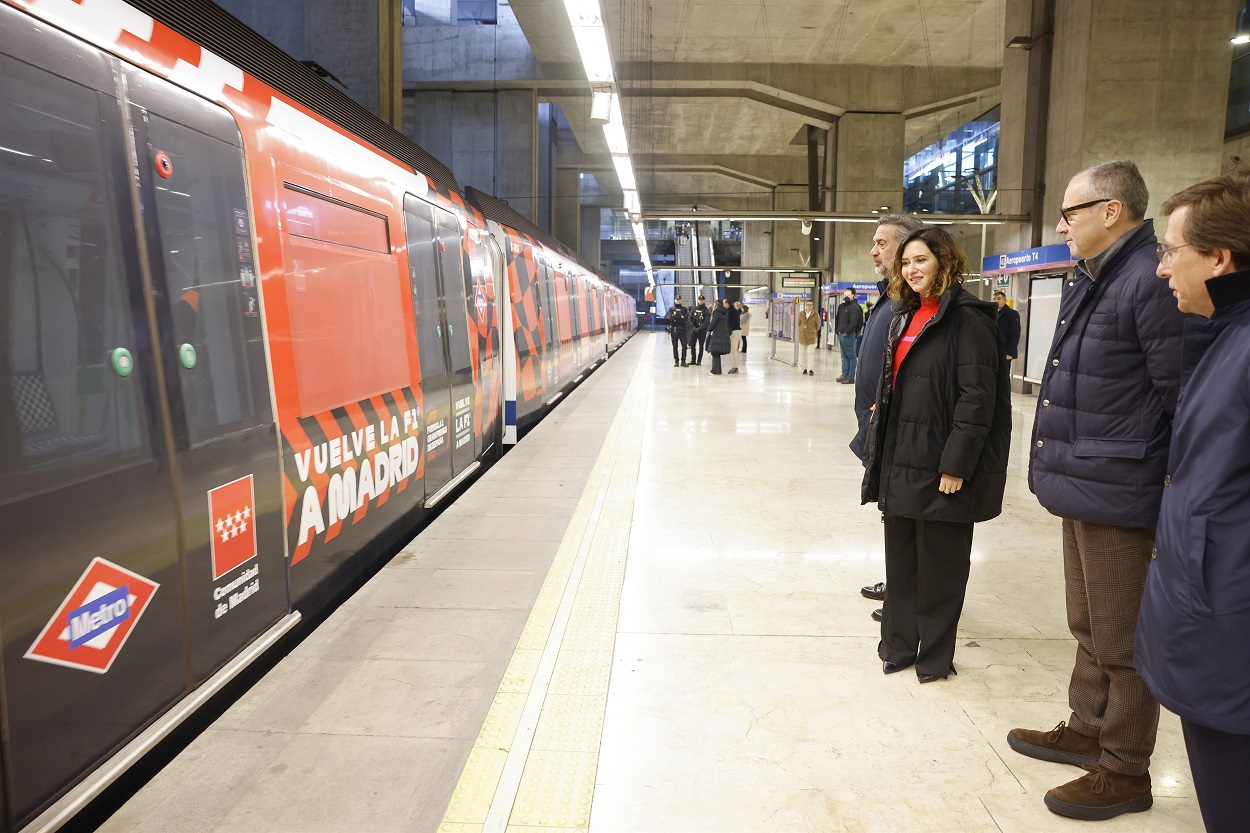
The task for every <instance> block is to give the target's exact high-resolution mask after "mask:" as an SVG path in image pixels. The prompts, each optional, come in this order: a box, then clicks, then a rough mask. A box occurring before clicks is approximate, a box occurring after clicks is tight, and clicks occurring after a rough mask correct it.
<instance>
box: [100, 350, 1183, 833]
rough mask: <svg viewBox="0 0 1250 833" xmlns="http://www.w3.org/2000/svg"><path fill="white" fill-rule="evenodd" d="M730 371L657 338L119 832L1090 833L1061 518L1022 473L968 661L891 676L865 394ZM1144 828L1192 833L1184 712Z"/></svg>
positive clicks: (159, 785)
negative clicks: (679, 360) (1069, 730)
mask: <svg viewBox="0 0 1250 833" xmlns="http://www.w3.org/2000/svg"><path fill="white" fill-rule="evenodd" d="M751 345H752V348H753V349H752V352H751V353H750V354H749V357H748V360H747V362H746V370H745V372H744V373H742V374H739V375H737V376H734V375H725V376H721V377H712V376H710V375H708V374H707V372H706V371H707V369H708V364H709V362H710V357H709V359H708V360H705V363H704V367H702V368H674V367H672V362H671V358H670V354H669V347H668V340H667V337H666V336H664V335H663V334H656V335H651V334H649V333H643V334H640V335H639V336H638V337H636V338H634V339H632V340H631V341H630V342H629V343H628V344H627V345H626V346H625V347H624V348H623V349H622V350H621V351H620V352H619V353H618V354H617V355H616V356H614V357H613V358H612V359H611V360H610V361H608V362H607V363H606V364H605V365H604V367H602V368H601V369H600V370H599V371H597V372H596V373H594V374H593V375H592V376H590V377H589V378H588V379H587V380H586V382H585V383H583V385H582V386H581V387H580V388H579V389H578V390H577V391H575V392H574V393H573V394H571V395H570V396H569V398H568V401H566V402H565V403H563V404H562V405H561V406H560V407H559V408H557V409H556V411H555V412H554V413H553V414H552V415H551V417H549V418H548V419H547V420H545V421H544V422H543V423H542V424H540V425H539V426H538V427H537V428H536V429H535V430H534V431H533V432H531V434H530V436H529V437H527V438H526V439H525V440H524V441H522V443H521V444H520V445H519V446H518V447H517V448H516V449H515V450H514V451H512V452H511V453H509V454H508V455H507V456H506V457H505V458H504V460H502V461H501V462H500V463H499V464H497V465H496V466H494V467H493V468H492V469H491V471H489V472H488V473H487V474H486V475H485V476H484V477H483V478H482V479H481V481H479V482H478V483H477V484H475V485H474V486H473V487H472V488H471V489H469V491H468V492H467V493H466V494H465V495H464V496H463V497H462V498H460V500H458V501H457V503H456V504H455V505H454V506H453V507H451V508H450V509H449V510H448V511H447V512H445V513H444V514H443V515H442V516H441V517H440V518H439V519H438V521H436V522H435V523H434V524H433V525H432V526H431V527H430V528H429V529H428V530H427V531H426V532H425V533H424V534H422V535H421V536H420V537H419V538H418V539H416V540H414V541H413V542H412V543H411V544H410V545H409V546H408V547H406V548H405V550H404V552H403V553H402V554H401V555H400V556H399V557H397V558H396V559H395V560H394V561H393V562H392V563H391V564H390V565H388V566H387V567H386V568H385V569H383V570H382V571H381V572H380V573H379V574H378V576H377V577H376V578H375V579H374V580H373V581H371V582H370V583H369V585H367V586H366V587H365V588H364V589H363V590H362V591H361V592H360V593H358V594H357V595H356V596H354V597H353V598H352V599H351V600H350V601H349V602H348V603H347V604H345V605H344V606H343V607H342V608H341V609H339V610H338V611H337V612H336V613H335V614H334V615H333V616H331V617H330V618H329V619H328V620H327V621H326V622H325V623H324V624H323V625H322V626H321V627H320V628H318V630H317V631H316V632H315V633H314V634H312V635H311V636H310V637H309V638H308V639H307V640H305V642H304V643H302V644H301V645H300V646H299V647H298V648H297V649H296V650H294V651H293V652H292V653H291V654H290V656H289V657H287V658H286V659H284V660H283V661H282V662H281V663H279V665H278V666H277V667H275V668H274V669H273V670H272V671H271V672H270V673H269V674H268V675H267V676H266V677H265V678H264V679H263V680H262V681H261V682H260V683H259V684H258V685H257V686H256V687H255V688H253V689H252V690H251V691H250V692H248V693H247V694H246V695H245V696H243V697H242V698H241V699H240V700H239V701H238V702H237V703H236V704H235V705H234V706H233V707H232V708H231V709H230V710H229V711H228V712H227V713H226V714H225V715H223V717H222V718H221V719H220V720H219V721H217V723H216V724H215V725H214V726H213V727H212V728H211V729H209V730H208V731H206V732H205V733H204V734H203V735H202V736H201V737H200V738H199V739H198V740H196V741H195V742H194V743H193V744H191V746H189V747H188V748H187V749H186V750H185V751H184V752H183V753H182V755H181V756H179V757H178V759H176V760H175V761H174V762H173V763H172V764H171V765H170V766H169V767H167V768H166V769H165V771H163V772H162V773H161V774H160V775H159V776H157V777H156V778H155V779H154V780H153V781H152V782H151V783H150V784H148V786H146V787H145V788H144V789H143V790H142V791H140V792H139V793H138V794H137V795H136V796H135V797H134V798H133V799H132V800H131V801H130V802H129V803H128V804H127V805H126V806H124V807H123V808H122V809H121V810H120V811H118V813H116V814H115V815H114V816H113V817H112V818H111V819H110V820H108V821H107V822H106V823H105V824H104V825H103V826H102V827H101V830H103V831H107V833H121V831H153V832H155V831H168V830H178V831H205V833H207V832H208V831H221V832H222V833H225V831H231V832H232V833H242V831H255V832H256V833H268V832H269V831H299V832H300V833H313V832H314V831H353V832H355V831H434V830H442V831H446V833H478V832H479V831H483V832H484V831H516V833H525V831H538V830H585V829H588V828H589V829H590V830H592V831H602V832H603V833H608V831H675V832H677V831H680V833H690V832H691V831H718V832H719V831H755V830H760V831H806V830H810V831H821V833H852V831H854V833H872V832H875V831H918V830H931V831H943V832H944V831H959V833H1034V831H1036V832H1038V833H1040V832H1041V831H1063V830H1089V829H1092V828H1091V827H1090V823H1084V822H1070V821H1068V820H1066V819H1062V818H1060V817H1058V816H1055V815H1053V814H1051V813H1050V812H1049V811H1048V810H1047V809H1046V808H1045V807H1044V805H1043V804H1042V796H1043V794H1044V793H1045V791H1046V790H1047V789H1049V788H1050V787H1053V786H1056V785H1058V784H1061V783H1064V782H1066V781H1068V780H1070V779H1072V778H1075V777H1076V776H1077V775H1079V774H1080V771H1079V770H1077V769H1076V768H1074V767H1068V766H1063V765H1060V764H1048V763H1044V762H1040V761H1035V760H1032V759H1029V758H1025V757H1022V756H1020V755H1017V754H1016V753H1014V752H1012V751H1011V750H1010V749H1009V748H1008V746H1007V744H1006V734H1007V731H1008V730H1009V729H1010V728H1011V727H1013V726H1028V727H1031V728H1050V727H1051V726H1053V725H1055V723H1057V722H1058V721H1060V720H1063V719H1066V718H1067V716H1068V709H1067V706H1066V700H1067V695H1066V691H1067V682H1068V675H1069V673H1070V670H1071V662H1072V659H1073V656H1074V651H1075V645H1074V642H1073V641H1072V640H1071V638H1070V636H1069V634H1068V631H1067V626H1066V624H1065V617H1064V606H1063V576H1062V563H1061V557H1060V530H1059V522H1058V521H1057V520H1056V519H1054V518H1052V517H1051V516H1050V515H1048V514H1047V513H1046V512H1045V511H1044V510H1042V509H1041V508H1040V507H1039V506H1038V505H1037V503H1036V501H1035V500H1034V499H1033V497H1032V496H1031V495H1030V494H1029V492H1028V487H1027V485H1026V483H1025V477H1024V465H1023V464H1024V463H1025V462H1026V461H1027V449H1026V445H1027V438H1028V434H1029V430H1030V428H1031V422H1032V407H1033V399H1032V398H1031V397H1017V398H1016V403H1015V404H1016V419H1015V429H1016V430H1015V436H1014V440H1013V449H1012V468H1011V477H1010V479H1009V482H1008V491H1007V498H1006V506H1005V510H1004V514H1003V516H1002V517H1000V518H999V519H997V520H995V521H993V522H990V523H986V524H981V525H979V526H978V528H977V532H976V539H975V543H974V548H973V568H972V577H971V582H970V585H969V591H968V599H967V604H966V607H965V611H964V615H963V619H962V622H961V629H960V639H959V647H958V649H957V653H956V656H955V663H956V666H957V667H958V669H959V674H958V676H955V677H951V678H950V679H948V680H946V681H945V682H939V683H933V684H930V685H924V686H921V685H920V684H918V683H917V681H916V678H915V675H914V674H912V673H910V672H903V673H899V674H895V675H891V676H884V675H883V674H882V673H881V665H880V662H879V661H878V660H877V657H876V644H877V640H878V626H877V624H876V623H875V622H873V621H872V620H871V619H870V618H869V615H870V613H871V611H872V610H873V608H874V607H875V606H876V605H875V604H874V603H873V602H870V601H868V600H866V599H863V598H861V597H860V595H859V588H860V586H862V585H865V584H871V583H873V582H876V581H879V580H881V579H882V578H884V568H883V564H882V544H881V524H880V521H879V516H878V514H877V513H876V512H875V511H874V510H873V509H871V508H869V507H861V506H860V505H859V498H858V495H859V481H860V477H861V473H862V469H861V468H860V465H859V463H858V461H857V460H856V459H855V458H854V457H853V456H852V455H851V453H850V451H849V450H848V449H847V447H846V446H847V442H848V440H849V438H850V436H851V435H852V434H853V432H854V416H853V414H852V410H851V404H852V401H853V395H854V391H853V388H852V387H851V386H844V385H837V384H833V377H834V376H836V375H837V374H836V368H837V363H838V359H837V356H836V354H834V353H830V352H827V351H820V353H819V356H820V359H819V361H820V362H821V364H822V367H823V369H822V370H821V371H820V374H819V375H818V376H816V377H815V378H812V377H804V376H800V375H799V374H798V371H797V370H795V369H793V368H789V367H786V366H784V365H780V364H777V363H775V362H771V361H769V359H768V358H767V356H766V348H767V341H766V339H765V338H764V337H763V336H753V337H751ZM1151 774H1152V777H1153V781H1154V795H1155V806H1154V809H1153V810H1151V811H1150V812H1148V813H1143V814H1134V815H1129V816H1123V817H1120V818H1119V819H1116V820H1113V821H1110V822H1103V823H1098V824H1097V825H1096V826H1097V828H1098V829H1099V830H1105V831H1130V830H1131V831H1160V832H1162V831H1167V833H1185V831H1200V830H1202V824H1201V819H1200V817H1199V814H1198V808H1197V803H1196V801H1195V800H1194V798H1193V786H1192V783H1191V780H1190V776H1189V770H1188V766H1187V764H1186V761H1185V754H1184V746H1183V742H1182V740H1181V734H1180V727H1179V723H1178V721H1177V720H1176V719H1175V717H1173V716H1171V715H1168V714H1166V713H1165V714H1164V716H1163V720H1162V723H1161V726H1160V730H1159V741H1158V748H1157V750H1156V754H1155V757H1154V760H1153V764H1152V769H1151Z"/></svg>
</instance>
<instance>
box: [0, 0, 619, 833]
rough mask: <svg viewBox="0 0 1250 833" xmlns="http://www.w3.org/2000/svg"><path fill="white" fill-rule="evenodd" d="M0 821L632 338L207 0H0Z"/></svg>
mask: <svg viewBox="0 0 1250 833" xmlns="http://www.w3.org/2000/svg"><path fill="white" fill-rule="evenodd" d="M0 77H2V78H3V84H0V278H2V281H0V376H3V377H7V380H8V381H7V382H0V535H2V536H3V548H2V550H0V637H2V639H0V650H2V652H3V662H2V664H0V721H2V723H3V725H2V726H0V730H2V731H0V742H2V747H0V774H2V777H3V789H2V790H0V819H2V821H0V829H2V830H4V831H16V830H32V831H33V830H50V829H55V828H56V827H57V826H58V825H60V824H61V823H63V822H64V821H65V820H67V819H68V818H70V817H72V815H73V814H74V813H75V812H76V811H77V810H78V809H79V808H81V807H82V806H83V805H84V804H85V803H86V802H87V801H88V800H90V798H91V797H93V796H94V795H96V794H97V793H98V792H99V790H101V789H102V788H103V786H105V785H106V784H107V783H108V782H109V781H110V780H111V779H113V778H114V777H115V776H116V775H117V774H118V773H119V772H122V771H124V770H125V768H126V767H127V765H128V764H129V763H131V762H133V761H134V760H136V759H137V758H138V757H140V756H141V755H142V754H143V753H144V752H145V751H146V750H148V749H150V748H151V747H152V746H153V745H154V744H155V743H156V742H157V741H159V739H160V738H161V737H163V736H165V735H166V734H167V733H168V732H169V731H170V730H171V728H172V727H174V726H176V725H177V724H178V722H179V721H181V720H182V719H183V718H185V716H186V715H188V714H190V713H193V712H194V710H195V709H196V708H197V707H198V706H199V705H201V704H202V703H203V702H205V701H206V700H207V699H208V698H209V697H211V696H212V695H213V694H214V693H215V692H217V691H219V690H220V689H221V687H222V686H223V685H224V684H225V682H227V681H228V680H229V679H231V678H232V677H233V676H234V675H236V674H237V673H238V672H239V671H240V670H241V669H242V668H244V667H245V666H246V665H247V663H248V662H250V661H251V660H252V659H254V658H255V657H256V656H259V655H260V653H262V652H263V651H264V650H265V649H266V648H268V647H269V646H271V645H272V644H273V643H274V642H276V641H277V640H278V639H279V638H280V637H281V636H282V635H283V634H284V633H286V632H287V631H288V630H289V629H290V628H291V627H292V626H293V625H294V624H295V623H296V622H298V621H299V619H300V617H301V615H309V614H311V613H315V612H317V611H322V612H324V610H325V609H326V607H327V605H329V604H331V603H332V602H333V601H334V600H335V599H336V598H338V597H341V595H342V593H343V591H344V588H346V587H349V586H351V585H352V582H353V581H357V582H358V581H359V580H360V578H361V576H363V575H365V574H366V573H367V571H368V570H370V569H371V568H372V567H376V562H377V560H378V559H379V558H381V557H382V554H383V553H384V552H386V551H388V548H391V549H392V550H393V547H394V546H395V545H396V544H397V542H399V541H400V540H401V538H402V537H403V536H404V534H405V532H407V533H408V534H409V535H410V534H411V530H412V529H413V528H414V527H416V526H418V525H419V524H420V523H421V522H422V519H423V517H425V516H426V515H425V513H428V512H430V511H435V510H436V508H437V506H438V504H439V502H440V501H442V500H444V499H445V498H446V496H447V495H448V494H449V493H450V492H452V491H453V490H454V489H456V488H457V487H458V486H459V485H460V484H462V483H463V482H465V479H466V478H469V477H472V476H473V473H474V471H475V470H477V469H479V467H480V466H481V465H483V463H484V462H486V461H488V460H490V459H492V458H494V457H495V456H497V455H498V454H499V453H500V452H501V450H502V449H503V448H504V447H506V445H507V444H508V443H514V442H516V440H517V437H518V432H522V433H523V432H524V430H525V429H526V427H527V426H529V425H531V424H533V423H534V422H535V421H536V420H537V419H539V418H541V416H542V414H543V413H544V411H545V410H546V409H547V408H549V407H550V406H551V404H552V403H553V402H554V401H555V400H556V399H558V398H559V397H560V396H561V395H562V394H564V393H565V392H567V391H568V390H569V389H570V388H571V387H572V386H573V385H574V384H576V382H577V381H580V379H581V378H582V377H583V376H584V375H585V374H586V373H588V372H590V371H591V370H592V369H593V368H594V367H595V366H597V364H598V363H599V362H601V361H603V360H605V359H606V358H607V357H608V356H609V355H610V353H611V352H612V351H614V350H615V349H617V348H618V347H619V346H620V345H621V344H622V343H624V341H625V340H626V339H627V338H628V337H629V336H630V334H631V333H632V332H633V329H634V326H635V320H636V319H635V311H634V310H635V307H634V302H633V300H632V299H631V298H630V297H629V296H627V295H626V294H625V293H624V292H622V291H621V290H620V289H619V288H618V287H616V286H613V285H611V284H610V283H608V282H606V281H605V280H602V279H601V278H599V277H597V276H596V275H595V274H594V273H593V272H592V270H591V269H589V268H588V267H586V266H585V265H584V264H582V263H579V262H578V260H577V258H576V257H575V256H574V255H573V254H572V253H571V252H569V251H568V250H567V249H565V248H564V247H562V246H561V245H560V244H559V243H557V242H556V241H554V240H552V239H550V238H549V237H547V236H546V235H544V234H543V232H541V231H540V230H539V229H537V228H535V227H533V226H531V225H530V224H529V223H527V222H526V221H525V220H524V219H523V218H521V217H520V216H519V215H517V214H516V212H514V211H513V210H512V209H511V208H510V207H509V206H508V205H506V204H505V203H503V202H501V201H499V200H496V199H493V198H491V197H489V196H487V195H485V194H481V193H478V192H475V191H473V190H472V189H464V190H461V189H460V188H459V186H458V184H457V183H456V181H455V179H454V177H453V176H452V175H451V173H450V172H449V171H448V170H447V169H446V168H445V167H444V166H442V165H441V164H440V163H438V162H437V161H436V160H434V159H433V158H432V157H430V156H429V155H428V154H426V153H425V152H424V151H422V150H421V149H420V148H419V147H417V146H416V145H415V144H413V143H412V142H411V141H409V140H408V139H406V138H405V137H403V136H402V135H401V134H399V133H397V132H395V131H394V130H393V129H391V128H390V127H389V126H387V125H385V124H384V123H383V122H381V121H380V120H378V119H376V118H374V117H373V116H371V115H369V114H368V113H366V112H365V111H364V110H362V109H361V108H359V107H358V106H356V105H355V104H354V103H352V102H351V101H350V100H349V99H348V98H347V97H346V96H345V95H343V94H342V93H340V92H338V91H336V90H334V89H333V88H332V87H330V86H329V85H328V84H325V83H324V82H322V81H321V79H320V78H318V77H317V76H316V74H314V73H313V72H312V71H311V70H309V69H307V68H306V67H304V66H302V65H301V64H300V63H298V62H296V61H295V60H293V59H292V58H290V57H288V56H286V55H284V54H283V53H281V52H279V51H278V50H277V49H276V48H275V47H273V46H272V45H270V44H268V43H267V42H266V41H264V40H263V39H261V38H260V37H259V36H257V35H256V34H255V33H254V32H252V31H251V30H250V29H247V28H246V27H244V26H243V25H242V24H240V23H239V22H238V21H236V20H235V19H234V18H232V17H230V16H229V15H228V14H226V13H225V12H224V11H222V10H221V9H220V8H218V7H217V6H215V5H214V4H212V3H208V2H198V1H188V2H160V0H150V2H139V1H138V0H135V2H131V3H125V2H121V0H83V2H75V0H3V1H2V2H0Z"/></svg>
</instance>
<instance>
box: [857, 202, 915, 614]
mask: <svg viewBox="0 0 1250 833" xmlns="http://www.w3.org/2000/svg"><path fill="white" fill-rule="evenodd" d="M922 228H924V223H922V222H920V220H918V219H917V218H916V217H915V216H914V215H911V214H883V215H881V216H880V217H879V218H878V219H877V230H876V231H875V232H873V235H872V251H870V252H869V255H870V256H871V257H872V268H873V271H875V272H876V273H877V292H879V293H880V297H878V299H877V310H876V312H874V313H873V314H872V315H871V316H870V317H869V318H868V321H867V322H866V323H865V324H864V331H863V335H864V340H863V341H862V342H861V343H860V345H859V369H858V372H857V373H856V374H855V419H856V422H857V423H858V430H857V431H856V433H855V436H854V438H853V439H852V440H851V451H853V452H854V453H855V456H856V457H858V458H859V461H860V462H861V463H863V464H864V465H868V458H867V457H866V456H865V454H864V442H865V441H866V440H867V437H868V420H869V419H870V418H871V417H872V407H873V404H874V403H876V401H877V386H878V385H879V384H880V383H881V372H882V371H881V366H882V364H884V362H885V342H886V334H887V332H888V330H889V329H890V318H891V317H893V314H894V302H893V301H891V300H890V295H889V293H888V292H886V290H887V289H888V288H889V285H890V271H891V270H892V269H893V268H894V258H895V257H896V256H897V255H898V247H899V244H900V243H902V242H903V241H904V240H906V239H907V235H909V234H911V233H912V232H913V231H920V229H922ZM859 593H860V595H861V596H863V597H864V598H865V599H872V600H873V601H875V602H883V601H885V582H884V581H879V582H877V583H876V584H869V585H867V586H866V587H863V588H861V589H860V591H859ZM882 612H883V611H882V608H877V609H876V610H874V611H873V612H872V618H873V621H875V622H880V621H881V617H882Z"/></svg>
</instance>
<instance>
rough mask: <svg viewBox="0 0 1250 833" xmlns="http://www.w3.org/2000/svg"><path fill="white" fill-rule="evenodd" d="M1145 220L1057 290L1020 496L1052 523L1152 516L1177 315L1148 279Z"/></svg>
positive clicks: (1119, 522)
mask: <svg viewBox="0 0 1250 833" xmlns="http://www.w3.org/2000/svg"><path fill="white" fill-rule="evenodd" d="M1156 242H1157V241H1156V240H1155V234H1154V225H1153V224H1152V223H1151V222H1150V221H1149V220H1147V221H1146V222H1145V223H1143V224H1142V225H1141V226H1139V227H1138V228H1137V229H1136V230H1135V231H1131V232H1129V233H1128V235H1126V239H1125V240H1124V243H1123V245H1122V246H1121V247H1120V249H1119V250H1118V251H1117V252H1115V253H1114V254H1112V255H1111V257H1110V258H1108V260H1107V261H1106V263H1104V264H1103V266H1102V269H1101V271H1100V272H1099V275H1098V279H1097V280H1092V279H1091V278H1090V276H1089V275H1088V274H1087V273H1086V272H1085V270H1084V269H1083V268H1081V267H1079V266H1078V267H1077V269H1076V274H1075V275H1074V276H1073V278H1072V279H1070V280H1068V281H1065V282H1064V285H1063V294H1062V296H1061V297H1060V301H1059V321H1058V323H1057V325H1056V327H1055V339H1054V342H1053V343H1052V344H1051V347H1050V353H1049V354H1048V355H1047V356H1046V371H1045V373H1043V374H1042V386H1041V390H1040V391H1039V393H1038V397H1037V418H1036V420H1035V421H1034V423H1033V437H1032V441H1031V442H1030V443H1029V488H1031V489H1032V490H1033V494H1035V495H1037V499H1038V501H1040V502H1041V504H1042V506H1044V507H1046V509H1047V510H1048V511H1049V512H1050V513H1051V514H1053V515H1058V516H1059V517H1061V518H1068V519H1071V520H1074V521H1084V522H1085V523H1095V524H1109V525H1112V526H1131V527H1149V526H1153V525H1154V524H1155V522H1156V521H1157V519H1158V517H1159V501H1161V500H1162V499H1163V475H1164V469H1165V467H1166V465H1167V459H1168V443H1169V442H1170V440H1171V435H1172V413H1173V411H1174V410H1175V408H1176V394H1177V389H1178V387H1179V385H1180V375H1181V333H1182V330H1183V328H1184V321H1185V319H1184V316H1183V315H1181V313H1180V312H1179V311H1178V310H1177V309H1176V299H1175V298H1173V297H1172V293H1171V291H1170V290H1169V289H1168V285H1167V281H1162V280H1160V279H1159V278H1157V277H1155V269H1156V268H1158V266H1159V258H1158V256H1157V255H1156V254H1155V243H1156Z"/></svg>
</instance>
